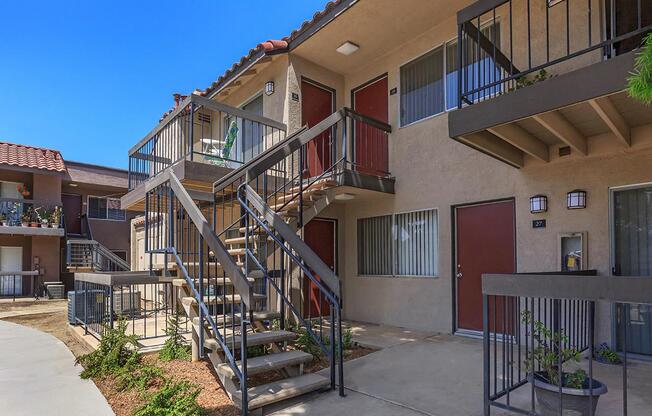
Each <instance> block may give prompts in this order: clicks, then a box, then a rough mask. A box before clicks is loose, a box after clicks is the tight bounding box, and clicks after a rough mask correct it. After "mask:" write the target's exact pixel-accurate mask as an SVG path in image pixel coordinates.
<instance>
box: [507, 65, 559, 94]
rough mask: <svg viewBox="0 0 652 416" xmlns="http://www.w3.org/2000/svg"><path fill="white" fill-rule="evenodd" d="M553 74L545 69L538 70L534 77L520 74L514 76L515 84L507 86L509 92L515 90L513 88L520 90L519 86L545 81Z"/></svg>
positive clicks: (523, 86)
mask: <svg viewBox="0 0 652 416" xmlns="http://www.w3.org/2000/svg"><path fill="white" fill-rule="evenodd" d="M553 76H554V75H550V74H548V71H546V70H545V69H542V70H540V71H539V72H538V73H536V74H535V75H534V77H532V78H530V77H528V76H527V75H523V76H520V77H518V78H516V84H515V85H514V86H513V87H511V88H509V90H508V91H509V92H512V91H515V90H520V89H521V88H525V87H529V86H531V85H534V84H536V83H538V82H542V81H545V80H547V79H550V78H552V77H553Z"/></svg>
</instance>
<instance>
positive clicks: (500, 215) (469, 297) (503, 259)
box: [455, 201, 516, 331]
mask: <svg viewBox="0 0 652 416" xmlns="http://www.w3.org/2000/svg"><path fill="white" fill-rule="evenodd" d="M455 216H456V241H457V251H456V254H457V265H456V273H457V276H456V277H455V278H456V279H457V327H458V329H466V330H472V331H482V274H483V273H514V272H515V264H516V256H515V241H514V236H515V233H514V201H503V202H495V203H488V204H482V205H472V206H465V207H459V208H457V209H456V210H455ZM496 305H497V306H498V307H497V308H496V309H497V313H498V314H499V315H502V313H501V312H502V309H503V308H502V307H501V305H502V303H501V304H498V303H497V304H496ZM497 321H498V322H502V319H500V318H499V319H497ZM501 330H502V329H501V328H497V329H496V331H501Z"/></svg>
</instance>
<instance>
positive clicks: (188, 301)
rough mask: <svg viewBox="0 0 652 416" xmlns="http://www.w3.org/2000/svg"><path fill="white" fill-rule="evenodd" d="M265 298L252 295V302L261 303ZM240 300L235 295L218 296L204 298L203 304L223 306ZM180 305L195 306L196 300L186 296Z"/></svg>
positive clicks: (237, 302)
mask: <svg viewBox="0 0 652 416" xmlns="http://www.w3.org/2000/svg"><path fill="white" fill-rule="evenodd" d="M266 298H267V296H265V295H262V294H260V293H254V298H253V301H254V302H255V301H261V300H265V299H266ZM241 300H242V298H241V297H240V295H238V294H235V295H220V296H206V297H205V302H206V303H207V304H211V305H224V304H230V303H235V304H239V303H240V301H241ZM181 303H182V304H183V305H184V306H196V305H197V300H196V299H195V298H194V297H192V296H186V297H183V298H181Z"/></svg>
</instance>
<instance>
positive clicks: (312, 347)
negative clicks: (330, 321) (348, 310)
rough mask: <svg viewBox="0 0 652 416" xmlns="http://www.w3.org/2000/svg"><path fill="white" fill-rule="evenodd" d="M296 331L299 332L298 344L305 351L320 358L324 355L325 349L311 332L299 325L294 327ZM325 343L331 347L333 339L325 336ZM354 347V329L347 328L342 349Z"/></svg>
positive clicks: (343, 335) (328, 347)
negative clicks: (323, 349)
mask: <svg viewBox="0 0 652 416" xmlns="http://www.w3.org/2000/svg"><path fill="white" fill-rule="evenodd" d="M294 332H296V333H297V334H298V337H297V339H296V340H295V344H296V346H297V347H298V348H299V349H301V350H302V351H303V352H307V353H308V354H311V355H312V356H313V357H315V358H320V357H321V356H322V355H323V351H322V349H321V347H320V346H319V344H318V343H317V342H316V341H315V339H314V338H313V337H312V336H310V333H308V331H307V330H306V329H305V328H303V327H297V328H295V329H294ZM323 341H324V345H325V346H326V349H330V345H331V340H330V338H329V337H327V336H326V335H324V336H323ZM352 348H353V331H351V329H350V328H347V329H346V330H344V332H343V333H342V349H343V350H344V351H347V350H350V349H352Z"/></svg>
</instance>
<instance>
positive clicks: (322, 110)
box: [301, 79, 335, 177]
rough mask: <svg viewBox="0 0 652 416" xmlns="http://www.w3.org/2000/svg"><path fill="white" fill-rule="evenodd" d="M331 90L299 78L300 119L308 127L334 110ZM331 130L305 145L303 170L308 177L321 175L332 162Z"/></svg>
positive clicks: (333, 97) (333, 94)
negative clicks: (307, 173)
mask: <svg viewBox="0 0 652 416" xmlns="http://www.w3.org/2000/svg"><path fill="white" fill-rule="evenodd" d="M334 104H335V93H334V91H333V90H331V89H329V88H327V87H324V86H320V85H317V84H316V83H314V82H311V81H308V80H306V79H302V80H301V120H302V124H303V125H307V126H308V127H309V128H310V127H314V126H315V125H316V124H317V123H319V122H320V121H322V120H324V119H325V118H326V117H328V116H330V115H331V114H333V112H334V111H335V108H334ZM331 140H332V132H331V130H330V129H329V130H327V131H325V132H323V133H322V134H320V135H319V136H317V137H315V138H314V139H313V140H311V141H310V142H309V143H308V145H307V146H306V154H305V157H304V164H305V165H307V166H304V170H305V171H307V172H309V176H310V177H315V176H319V175H321V174H322V173H323V172H324V171H325V170H328V169H329V168H330V167H331V164H332V163H333V156H332V153H331V150H332V149H331Z"/></svg>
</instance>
